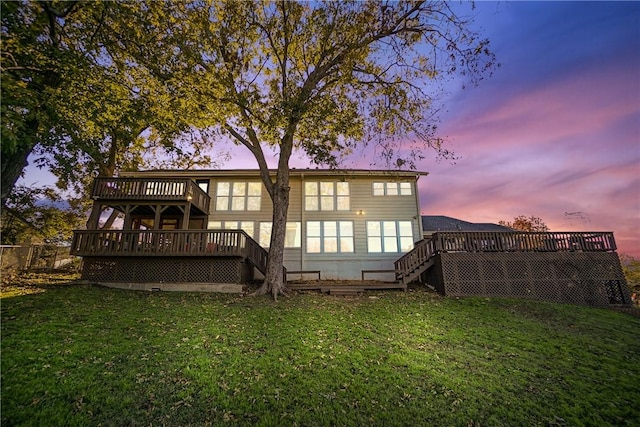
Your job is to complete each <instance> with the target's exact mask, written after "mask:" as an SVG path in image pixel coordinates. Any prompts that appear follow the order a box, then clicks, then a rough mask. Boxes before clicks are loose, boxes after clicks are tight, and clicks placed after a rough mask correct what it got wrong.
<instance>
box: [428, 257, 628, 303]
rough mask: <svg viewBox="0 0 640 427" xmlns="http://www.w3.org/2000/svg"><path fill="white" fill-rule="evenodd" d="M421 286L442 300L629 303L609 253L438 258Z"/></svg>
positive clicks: (621, 276) (619, 271) (614, 259)
mask: <svg viewBox="0 0 640 427" xmlns="http://www.w3.org/2000/svg"><path fill="white" fill-rule="evenodd" d="M426 281H427V283H429V284H431V285H434V286H435V287H436V289H437V290H438V291H439V292H440V293H442V294H444V295H448V296H483V297H507V298H509V297H513V298H531V299H539V300H544V301H551V302H558V303H571V304H582V305H589V306H594V307H606V306H608V305H610V304H629V303H630V302H631V298H630V293H629V289H628V287H627V284H626V281H625V278H624V274H623V273H622V267H621V265H620V260H619V259H618V255H617V254H616V253H611V252H607V253H603V252H555V253H536V252H500V253H487V252H479V253H443V254H439V255H437V259H436V262H435V265H434V267H432V268H431V269H430V270H429V271H428V272H427V275H426Z"/></svg>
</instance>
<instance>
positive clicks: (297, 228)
mask: <svg viewBox="0 0 640 427" xmlns="http://www.w3.org/2000/svg"><path fill="white" fill-rule="evenodd" d="M272 229H273V223H271V222H261V223H260V237H259V238H258V243H260V246H262V247H263V248H268V247H269V246H270V245H271V230H272ZM301 240H302V227H301V224H300V223H299V222H287V232H286V234H285V237H284V247H285V248H299V247H300V242H301Z"/></svg>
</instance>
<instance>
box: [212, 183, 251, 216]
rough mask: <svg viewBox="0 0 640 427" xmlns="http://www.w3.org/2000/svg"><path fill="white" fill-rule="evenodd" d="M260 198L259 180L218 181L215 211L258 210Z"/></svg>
mask: <svg viewBox="0 0 640 427" xmlns="http://www.w3.org/2000/svg"><path fill="white" fill-rule="evenodd" d="M261 198H262V184H261V183H260V182H218V186H217V191H216V210H217V211H259V210H260V202H261Z"/></svg>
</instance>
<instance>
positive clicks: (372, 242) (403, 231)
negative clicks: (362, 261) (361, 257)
mask: <svg viewBox="0 0 640 427" xmlns="http://www.w3.org/2000/svg"><path fill="white" fill-rule="evenodd" d="M367 247H368V249H369V253H380V252H408V251H410V250H411V249H413V228H412V226H411V221H367Z"/></svg>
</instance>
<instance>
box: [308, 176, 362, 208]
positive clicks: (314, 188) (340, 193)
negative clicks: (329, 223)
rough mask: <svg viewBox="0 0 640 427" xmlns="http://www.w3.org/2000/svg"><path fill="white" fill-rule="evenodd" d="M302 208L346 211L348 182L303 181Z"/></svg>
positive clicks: (347, 206)
mask: <svg viewBox="0 0 640 427" xmlns="http://www.w3.org/2000/svg"><path fill="white" fill-rule="evenodd" d="M304 195H305V197H304V209H305V210H307V211H348V210H349V209H350V208H351V207H350V204H349V183H348V182H305V183H304Z"/></svg>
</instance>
